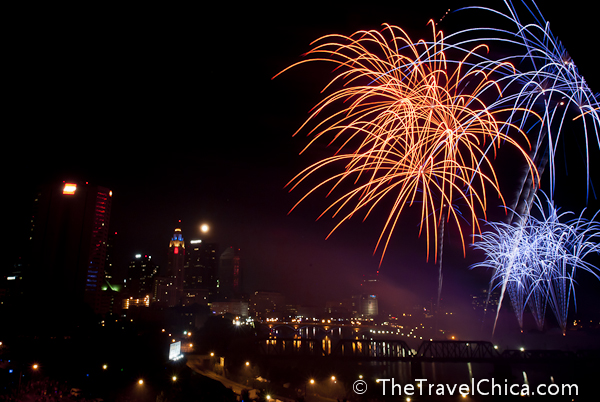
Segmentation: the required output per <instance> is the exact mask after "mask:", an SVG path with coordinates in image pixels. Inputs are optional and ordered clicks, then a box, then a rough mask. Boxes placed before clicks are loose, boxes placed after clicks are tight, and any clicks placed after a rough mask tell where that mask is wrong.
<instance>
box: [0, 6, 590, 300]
mask: <svg viewBox="0 0 600 402" xmlns="http://www.w3.org/2000/svg"><path fill="white" fill-rule="evenodd" d="M417 3H418V4H413V5H409V6H407V5H406V4H407V2H392V1H390V2H386V3H372V2H369V3H368V4H367V3H363V4H362V5H361V6H360V7H355V6H353V5H352V4H349V3H348V2H338V4H337V5H334V4H331V5H327V6H322V5H307V4H304V3H297V4H296V5H289V4H285V5H283V4H284V3H280V4H279V5H278V6H274V7H270V6H265V5H262V4H260V3H259V2H253V3H246V4H245V5H241V6H240V5H238V4H236V3H234V2H219V5H211V6H206V7H194V8H177V7H175V6H171V5H169V6H165V5H156V6H152V5H148V4H144V5H141V6H139V7H134V6H126V7H123V8H120V7H119V8H117V7H115V8H112V7H106V6H101V5H98V6H97V8H92V7H91V6H86V7H85V8H81V9H72V8H68V9H67V8H64V9H56V8H54V7H55V6H52V7H53V8H45V9H36V8H30V9H23V10H20V11H18V12H16V13H15V14H14V18H13V21H12V23H11V27H12V28H11V30H10V32H9V33H8V36H7V37H6V38H5V42H7V43H8V49H6V50H5V52H7V54H6V53H5V55H4V56H5V57H4V62H3V64H4V65H5V66H6V65H8V67H9V71H10V74H6V75H5V82H8V92H7V93H6V92H5V96H4V98H5V99H8V101H9V102H8V103H9V105H8V108H6V107H5V113H4V115H5V126H4V129H5V130H4V135H3V138H4V139H5V141H4V144H3V149H4V158H3V164H4V165H5V167H4V169H3V171H4V174H5V176H6V179H5V186H4V188H5V190H4V191H5V197H4V198H8V199H9V209H7V210H5V211H9V212H8V213H7V214H5V215H8V226H5V233H7V234H9V236H12V235H15V236H17V237H19V238H23V237H24V236H26V230H27V223H28V220H29V218H28V216H29V208H30V205H31V200H32V199H33V195H34V194H35V189H36V187H37V186H38V185H40V184H43V183H47V182H49V181H51V180H59V181H62V180H67V181H69V180H77V181H88V182H90V183H94V184H98V185H102V186H105V187H108V188H110V189H111V190H112V191H113V194H114V196H113V210H112V215H111V228H112V230H113V231H116V232H117V233H118V236H117V242H116V244H115V247H116V251H115V253H116V263H117V269H118V270H119V272H116V274H117V275H122V274H123V273H124V268H125V267H126V264H127V262H128V260H129V259H131V258H132V257H133V255H134V254H136V253H145V254H151V255H152V256H153V257H155V258H156V260H158V262H159V264H160V265H163V266H164V265H166V254H167V246H168V241H169V238H170V235H171V234H172V232H173V229H174V228H175V227H176V226H177V225H178V223H177V222H178V220H181V227H182V230H183V235H184V237H185V238H186V239H188V240H189V239H191V238H201V236H200V233H199V229H198V228H199V225H200V224H201V223H208V224H209V225H210V226H211V232H210V233H209V234H208V235H207V236H204V237H202V238H203V239H204V240H205V241H209V242H216V243H218V244H219V247H220V249H221V250H224V249H225V248H226V247H229V246H235V247H239V248H240V249H241V256H242V268H243V270H244V281H245V290H246V291H254V290H270V291H280V292H282V293H284V294H286V296H288V300H289V301H297V302H302V303H312V304H318V303H322V302H324V301H325V300H334V299H338V298H341V297H344V296H349V295H351V294H353V293H355V289H356V288H357V285H358V283H359V282H360V280H361V278H362V276H363V275H369V274H374V273H375V272H376V271H377V270H378V269H380V272H381V275H383V276H385V278H386V283H387V284H388V286H389V287H390V294H393V295H394V297H397V298H398V300H403V301H405V300H406V301H410V302H412V301H424V300H429V299H430V298H432V297H435V294H436V290H437V287H436V286H437V268H436V267H435V265H434V264H433V261H430V262H429V263H427V262H426V249H425V239H424V238H421V239H419V238H418V237H417V234H418V221H416V220H415V219H413V218H412V217H410V216H407V217H406V220H405V221H403V222H401V224H400V226H399V227H398V229H397V231H396V234H395V236H394V237H393V238H392V243H391V245H390V248H389V250H388V252H387V254H386V257H385V259H384V261H383V264H382V265H381V267H380V268H379V257H380V254H379V253H378V254H376V255H375V256H373V249H374V246H375V243H376V241H377V237H378V234H379V231H380V230H381V227H382V224H383V222H382V221H381V219H383V217H384V216H385V214H384V213H381V214H375V216H374V217H373V218H372V219H371V218H370V219H368V220H367V221H366V222H365V223H361V221H360V219H356V220H353V221H351V222H349V223H348V224H345V225H343V226H342V227H341V228H340V229H339V232H336V233H335V234H334V235H333V236H332V237H331V238H330V239H329V240H325V237H326V235H327V234H328V233H329V230H330V229H331V228H332V227H333V224H334V222H335V221H332V220H331V219H322V220H319V221H318V222H315V219H316V217H317V216H318V215H319V214H320V213H321V212H322V210H323V209H324V208H325V207H326V206H327V205H328V203H327V200H325V199H323V198H321V197H312V198H309V199H308V202H306V203H304V204H301V205H300V207H299V208H298V209H297V210H295V211H294V212H292V213H291V214H289V215H288V211H289V210H290V209H291V207H292V206H293V205H294V203H295V202H296V201H297V200H298V199H299V198H300V197H301V196H302V195H303V193H302V192H301V191H294V192H292V193H288V192H287V190H286V189H284V186H285V184H286V183H287V182H288V181H289V180H290V179H291V178H292V177H293V176H294V175H295V174H296V173H298V172H299V171H300V170H301V169H302V168H303V167H306V166H308V165H309V164H310V163H311V162H314V161H315V160H318V159H319V158H321V157H322V156H323V155H326V152H327V150H324V149H323V148H319V147H315V149H313V150H310V151H309V152H308V153H307V154H303V155H300V156H299V155H298V153H299V151H300V149H302V148H303V146H304V145H305V144H306V137H305V136H304V135H303V134H300V135H298V136H296V137H292V134H293V133H294V132H295V131H296V129H297V128H298V127H299V126H300V125H301V123H302V122H303V121H304V119H305V118H306V117H307V113H308V111H309V109H310V108H311V107H312V106H313V105H314V104H316V103H317V102H318V101H319V100H320V99H321V95H320V94H319V91H320V89H321V88H322V87H323V85H324V84H326V83H327V80H328V79H329V78H330V77H331V75H330V74H329V72H330V70H331V67H330V66H328V65H322V64H318V63H315V64H309V65H304V66H302V67H298V68H296V69H293V70H291V71H290V72H287V73H285V74H284V75H282V76H280V77H278V78H276V79H275V80H272V79H271V78H272V77H273V76H274V75H275V74H277V73H278V72H279V71H280V70H282V69H283V68H285V67H287V66H289V65H290V64H292V63H294V62H297V61H299V60H301V58H302V56H301V55H302V53H304V52H306V51H308V50H309V49H310V46H309V44H310V42H311V41H312V40H314V39H316V38H318V37H319V36H321V35H324V34H328V33H343V34H351V33H353V32H354V31H356V30H359V29H377V28H379V27H380V25H381V24H382V23H383V22H388V23H391V24H396V25H399V26H401V27H403V28H405V29H406V30H408V32H409V33H410V34H411V36H412V37H413V38H417V37H426V38H429V35H430V31H429V29H428V28H427V27H426V23H427V21H428V19H429V18H434V19H439V18H441V17H442V16H444V14H445V12H446V11H447V9H448V8H451V9H456V8H458V7H460V6H465V5H475V4H477V3H478V2H476V1H471V2H464V1H463V2H457V1H451V2H435V1H434V2H417ZM479 3H486V4H489V2H479ZM579 3H581V4H584V3H585V2H577V1H575V2H569V3H568V4H569V5H571V6H572V7H576V5H577V4H579ZM163 7H165V8H163ZM500 7H502V6H501V5H500V6H498V8H500ZM581 7H583V6H581ZM540 8H541V9H542V12H543V13H544V15H545V17H546V19H548V20H550V21H551V26H552V28H553V32H554V34H555V35H557V36H558V37H559V38H560V39H561V40H562V41H563V42H564V44H565V46H566V47H567V49H569V52H570V54H571V56H572V57H573V59H574V61H575V63H576V64H577V66H578V67H579V70H580V72H581V73H582V74H583V75H584V76H585V77H586V79H587V81H588V83H589V84H590V86H591V88H592V90H595V91H598V90H599V89H600V85H599V83H600V76H598V75H597V76H594V74H596V69H597V67H596V66H594V64H593V62H594V58H595V57H596V54H595V51H594V49H593V48H588V46H589V43H592V42H593V40H594V39H595V37H594V36H592V35H591V33H592V32H593V29H592V28H593V27H592V25H590V24H593V23H595V21H594V18H595V16H594V15H593V14H594V13H593V12H591V10H590V9H589V6H588V9H583V8H577V9H576V8H572V9H558V7H554V6H552V7H549V6H548V5H547V4H546V3H545V2H544V4H543V5H540ZM452 18H455V20H451V19H452ZM465 19H466V18H464V17H457V15H456V14H450V15H449V16H448V17H446V18H445V20H444V21H443V24H450V26H449V28H451V27H452V25H451V24H452V21H454V23H455V24H456V25H460V24H462V23H466V22H469V21H468V19H466V20H465ZM471 22H472V25H473V26H474V25H484V23H483V22H481V21H480V22H479V23H478V22H473V21H471ZM442 28H444V26H443V25H442ZM586 43H587V44H586ZM304 134H305V133H304ZM573 197H575V195H574V196H573ZM577 197H578V200H577V201H573V206H570V207H571V208H581V207H582V206H583V205H585V199H584V198H585V196H584V194H583V191H582V193H581V194H580V195H577ZM569 200H570V198H569ZM596 205H597V203H596ZM596 209H597V207H596V208H595V209H594V210H596ZM414 212H415V213H416V212H418V211H417V210H415V211H414ZM445 247H446V249H445V253H446V254H445V256H444V264H445V265H444V269H445V272H446V274H445V276H444V280H445V286H446V287H445V288H444V296H445V297H446V298H447V299H452V300H455V301H457V303H460V302H461V301H465V302H468V295H469V294H470V293H472V292H474V291H477V290H478V289H479V288H483V287H485V283H486V281H487V280H488V279H489V276H488V274H487V273H485V272H473V271H469V270H468V269H467V267H468V266H469V264H470V263H472V262H473V259H474V258H477V256H476V255H473V253H472V252H470V251H468V255H467V259H463V257H462V250H461V247H460V243H459V241H458V239H457V238H456V237H453V236H452V235H450V236H449V241H448V243H447V244H446V245H445ZM21 252H22V249H21V248H20V247H15V248H14V249H13V250H12V253H13V255H12V259H11V263H12V261H14V258H15V257H17V254H18V253H21ZM582 293H583V292H582ZM578 297H583V300H584V304H585V303H586V302H587V300H596V301H597V299H598V296H596V295H589V294H588V295H587V296H586V295H583V294H580V295H578Z"/></svg>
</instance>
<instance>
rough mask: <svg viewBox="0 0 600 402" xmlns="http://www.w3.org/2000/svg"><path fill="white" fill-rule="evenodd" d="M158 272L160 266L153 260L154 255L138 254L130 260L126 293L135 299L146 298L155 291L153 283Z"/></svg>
mask: <svg viewBox="0 0 600 402" xmlns="http://www.w3.org/2000/svg"><path fill="white" fill-rule="evenodd" d="M157 273H158V266H157V265H156V264H154V262H153V261H152V256H150V255H147V254H144V255H142V254H136V255H135V258H134V259H133V260H131V262H129V268H128V269H127V281H126V282H125V293H126V295H127V296H128V297H132V298H134V299H144V298H145V297H146V296H147V295H151V294H152V293H153V289H152V284H153V280H154V277H155V276H156V274H157Z"/></svg>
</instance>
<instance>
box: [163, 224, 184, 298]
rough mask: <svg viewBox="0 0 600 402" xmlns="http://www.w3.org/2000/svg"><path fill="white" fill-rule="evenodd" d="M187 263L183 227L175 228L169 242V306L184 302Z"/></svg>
mask: <svg viewBox="0 0 600 402" xmlns="http://www.w3.org/2000/svg"><path fill="white" fill-rule="evenodd" d="M184 265H185V242H184V240H183V235H182V234H181V229H179V228H177V229H175V232H174V233H173V236H171V241H170V242H169V260H168V265H167V278H169V280H170V283H169V289H168V291H167V293H168V306H169V307H173V306H176V305H178V304H180V303H181V302H182V299H183V283H184V273H185V272H184Z"/></svg>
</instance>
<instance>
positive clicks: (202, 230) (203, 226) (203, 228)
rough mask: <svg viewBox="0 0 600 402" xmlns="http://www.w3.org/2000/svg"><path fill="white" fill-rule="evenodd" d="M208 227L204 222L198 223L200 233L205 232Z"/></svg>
mask: <svg viewBox="0 0 600 402" xmlns="http://www.w3.org/2000/svg"><path fill="white" fill-rule="evenodd" d="M209 229H210V228H209V227H208V225H207V224H206V223H203V224H202V225H200V231H201V232H202V233H207V232H208V230H209Z"/></svg>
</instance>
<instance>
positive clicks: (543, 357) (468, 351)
mask: <svg viewBox="0 0 600 402" xmlns="http://www.w3.org/2000/svg"><path fill="white" fill-rule="evenodd" d="M259 350H260V353H261V354H262V355H268V356H277V357H294V356H296V357H303V356H306V357H325V358H327V357H329V358H342V359H366V360H397V361H407V362H420V363H423V362H492V363H498V362H507V363H508V362H519V361H520V362H527V361H535V362H556V361H561V360H568V359H573V358H576V357H579V358H586V357H588V358H598V357H600V356H596V355H594V356H588V355H586V354H579V355H577V354H575V353H573V352H566V351H560V350H526V351H521V350H505V351H503V352H502V353H500V352H498V350H497V349H496V348H495V347H494V345H493V344H492V343H491V342H488V341H423V342H422V343H421V345H420V346H419V348H418V349H417V350H416V353H415V351H414V350H413V349H411V348H410V347H409V346H408V345H407V344H406V342H404V341H402V340H395V339H394V340H382V339H340V340H338V341H336V342H333V341H327V340H321V339H301V338H300V339H299V338H270V339H264V340H261V341H259Z"/></svg>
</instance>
